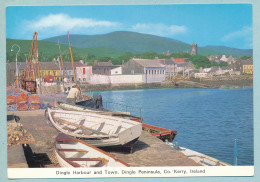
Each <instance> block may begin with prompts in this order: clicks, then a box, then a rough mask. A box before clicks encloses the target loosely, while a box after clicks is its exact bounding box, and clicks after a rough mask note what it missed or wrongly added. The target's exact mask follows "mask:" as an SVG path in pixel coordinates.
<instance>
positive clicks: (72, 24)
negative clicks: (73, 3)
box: [26, 13, 118, 33]
mask: <svg viewBox="0 0 260 182" xmlns="http://www.w3.org/2000/svg"><path fill="white" fill-rule="evenodd" d="M117 25H118V23H117V22H111V21H103V20H102V21H101V20H94V19H90V18H73V17H70V16H69V15H67V14H63V13H61V14H49V15H48V16H44V17H41V18H40V19H37V20H32V21H27V22H26V27H27V28H28V29H30V30H32V31H39V30H47V29H48V30H52V31H55V32H57V33H59V32H66V31H71V30H76V31H77V30H79V29H89V28H96V27H100V28H102V27H116V26H117Z"/></svg>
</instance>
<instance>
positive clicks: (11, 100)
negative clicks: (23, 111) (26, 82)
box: [6, 95, 16, 105]
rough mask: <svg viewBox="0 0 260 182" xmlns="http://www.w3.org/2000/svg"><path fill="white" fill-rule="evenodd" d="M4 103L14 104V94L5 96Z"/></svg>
mask: <svg viewBox="0 0 260 182" xmlns="http://www.w3.org/2000/svg"><path fill="white" fill-rule="evenodd" d="M6 103H7V105H11V104H15V103H16V96H15V95H7V96H6Z"/></svg>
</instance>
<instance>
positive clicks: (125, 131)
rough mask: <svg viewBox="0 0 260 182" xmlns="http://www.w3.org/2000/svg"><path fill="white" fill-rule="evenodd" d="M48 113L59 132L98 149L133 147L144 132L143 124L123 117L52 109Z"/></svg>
mask: <svg viewBox="0 0 260 182" xmlns="http://www.w3.org/2000/svg"><path fill="white" fill-rule="evenodd" d="M47 112H48V116H49V120H50V122H51V123H52V125H53V126H54V127H55V128H56V129H57V130H58V131H60V132H62V133H64V134H66V135H70V136H73V137H77V138H79V139H81V140H84V141H85V142H87V143H88V144H90V145H94V146H96V147H108V146H126V147H132V145H133V144H134V143H135V142H136V141H137V140H138V138H139V137H140V135H141V132H142V123H139V122H136V121H132V120H129V119H124V118H121V117H113V116H106V115H100V114H95V113H85V112H76V111H65V110H53V109H50V108H48V110H47Z"/></svg>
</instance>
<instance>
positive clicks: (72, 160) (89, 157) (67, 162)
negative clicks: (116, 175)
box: [54, 134, 129, 167]
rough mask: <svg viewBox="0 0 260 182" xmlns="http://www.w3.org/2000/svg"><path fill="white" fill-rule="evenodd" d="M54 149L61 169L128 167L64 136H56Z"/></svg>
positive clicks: (106, 154)
mask: <svg viewBox="0 0 260 182" xmlns="http://www.w3.org/2000/svg"><path fill="white" fill-rule="evenodd" d="M54 149H55V150H54V152H55V155H56V157H57V160H58V162H59V164H60V166H61V167H129V165H128V164H126V163H125V162H123V161H121V160H119V159H116V158H115V157H114V156H112V155H110V154H108V153H106V152H104V151H102V150H100V149H98V148H96V147H94V146H92V145H89V144H87V143H85V142H83V141H81V140H78V139H75V138H73V137H70V136H67V135H64V134H59V135H58V136H57V138H56V142H55V146H54Z"/></svg>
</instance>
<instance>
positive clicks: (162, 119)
mask: <svg viewBox="0 0 260 182" xmlns="http://www.w3.org/2000/svg"><path fill="white" fill-rule="evenodd" d="M88 94H90V95H91V93H88ZM101 94H102V97H103V101H104V106H105V107H108V108H110V109H113V110H121V111H128V112H131V114H133V115H137V116H139V115H140V110H139V109H138V108H141V116H142V117H143V118H144V122H145V123H148V124H151V125H156V126H160V127H163V128H168V129H172V130H177V131H178V135H177V137H176V138H175V140H174V141H175V142H178V144H179V145H180V146H183V147H185V148H189V149H191V150H195V151H197V152H200V153H203V154H206V155H209V156H211V157H214V158H217V159H219V160H221V161H224V162H227V163H230V164H232V165H233V163H234V161H233V160H234V155H233V154H234V140H235V139H236V140H237V149H238V161H237V164H238V165H254V158H253V156H254V153H253V143H254V142H253V139H254V138H253V88H241V89H144V90H123V91H105V92H101ZM106 102H108V103H106ZM110 102H113V103H121V104H123V105H128V106H133V108H132V107H125V106H123V105H115V104H111V103H110Z"/></svg>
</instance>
